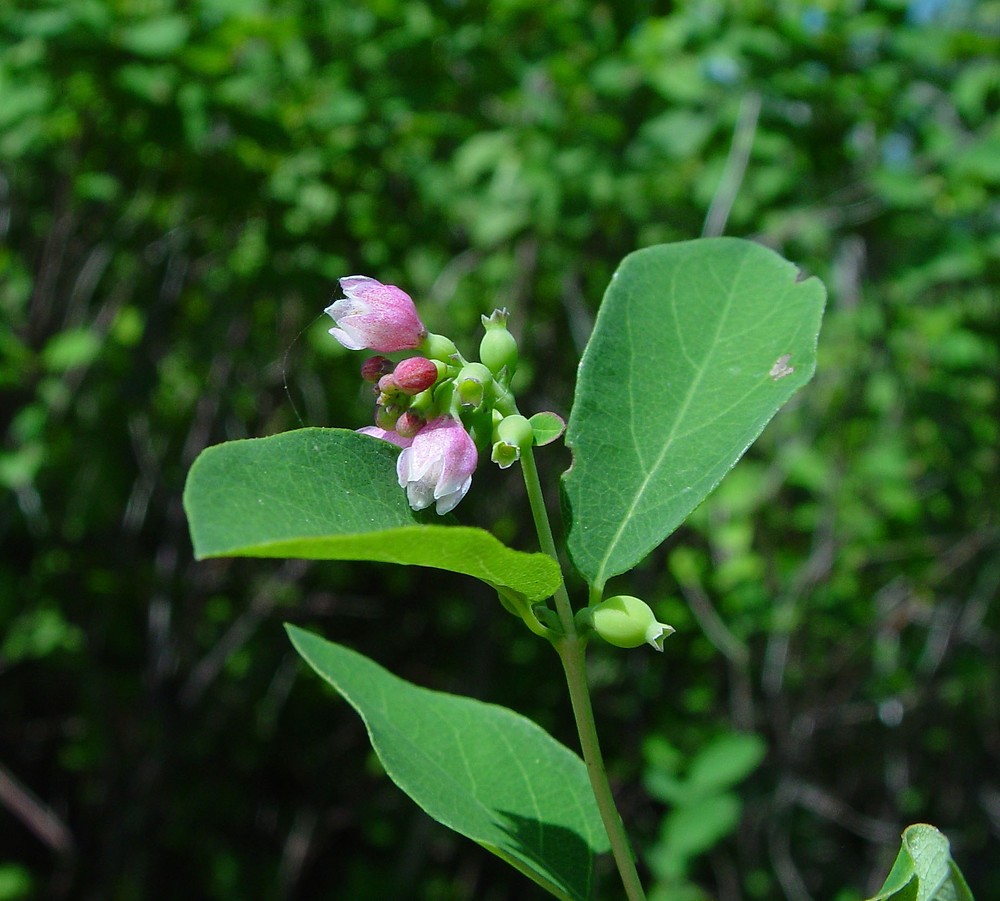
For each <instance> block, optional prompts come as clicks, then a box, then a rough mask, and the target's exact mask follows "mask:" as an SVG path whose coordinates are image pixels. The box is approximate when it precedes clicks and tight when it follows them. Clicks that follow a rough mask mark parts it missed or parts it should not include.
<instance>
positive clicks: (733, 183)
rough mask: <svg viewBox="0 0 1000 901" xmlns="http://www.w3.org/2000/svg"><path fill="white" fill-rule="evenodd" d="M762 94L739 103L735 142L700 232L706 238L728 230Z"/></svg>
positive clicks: (734, 134) (743, 173)
mask: <svg viewBox="0 0 1000 901" xmlns="http://www.w3.org/2000/svg"><path fill="white" fill-rule="evenodd" d="M760 101H761V98H760V92H759V91H749V92H748V93H746V94H744V95H743V99H742V100H740V111H739V114H738V115H737V117H736V126H735V127H734V128H733V140H732V142H731V143H730V145H729V155H728V156H727V157H726V165H725V168H724V169H723V170H722V178H720V179H719V186H718V188H716V189H715V196H713V197H712V202H711V203H710V204H709V207H708V212H707V213H706V214H705V224H704V225H703V226H702V229H701V236H702V237H703V238H715V237H718V236H719V235H721V234H722V233H723V232H724V231H725V230H726V222H727V220H728V219H729V213H730V211H731V210H732V208H733V203H735V201H736V195H737V194H738V193H739V191H740V185H742V184H743V176H744V175H745V174H746V171H747V163H748V162H749V160H750V150H751V148H752V147H753V139H754V135H756V133H757V119H758V118H759V117H760Z"/></svg>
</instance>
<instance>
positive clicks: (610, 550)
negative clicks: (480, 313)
mask: <svg viewBox="0 0 1000 901" xmlns="http://www.w3.org/2000/svg"><path fill="white" fill-rule="evenodd" d="M746 260H747V257H746V255H744V256H742V257H741V258H740V262H739V266H738V267H737V268H736V271H735V275H734V277H733V279H732V282H731V283H730V285H729V288H728V290H727V291H726V301H725V303H724V304H723V310H722V315H721V316H720V317H719V318H718V319H717V321H716V327H715V334H714V335H713V340H712V343H711V349H710V351H709V353H708V354H706V356H705V361H706V362H705V363H703V365H701V366H696V367H695V377H694V378H693V379H692V380H691V382H690V383H689V386H688V390H687V392H686V394H685V397H684V400H683V402H682V403H681V404H680V406H679V407H678V408H677V412H676V413H675V415H674V421H673V423H672V424H671V427H670V433H669V434H668V435H667V439H666V441H665V442H664V445H663V450H662V451H660V453H659V455H658V456H657V458H656V461H655V462H654V463H653V465H652V466H651V467H650V468H649V470H648V472H647V473H646V477H645V478H644V479H643V480H642V483H641V484H640V485H639V488H638V490H637V491H636V494H635V497H634V498H633V499H632V503H631V504H630V505H629V508H628V510H626V511H625V515H624V516H623V517H622V518H621V522H619V524H618V528H617V529H616V530H615V532H614V535H613V536H612V537H611V540H610V541H609V542H608V546H607V550H606V551H605V552H604V556H603V557H602V558H601V561H600V563H599V565H598V567H597V577H596V579H595V580H594V585H595V587H596V588H599V589H603V588H604V584H605V582H607V578H606V577H605V575H604V571H605V568H606V567H607V565H608V562H609V561H610V560H611V557H612V556H613V554H614V552H615V549H616V548H617V546H618V543H619V542H620V541H621V537H622V535H623V534H624V532H625V529H626V527H627V526H628V524H629V521H630V520H631V519H632V516H633V514H634V513H635V510H636V508H637V507H638V506H639V503H640V501H641V500H642V498H643V495H644V494H645V492H646V490H647V489H648V488H649V485H650V482H651V481H652V480H653V477H654V475H655V474H656V472H657V470H658V469H659V468H660V466H662V465H663V461H664V459H666V456H667V453H668V451H669V450H670V448H671V447H672V446H673V444H674V441H675V440H676V438H677V429H678V427H679V425H680V423H681V422H682V421H683V419H684V414H685V413H686V412H687V409H688V407H689V406H690V404H691V402H692V400H693V398H694V395H695V393H696V392H697V389H698V387H699V385H700V384H701V382H702V380H703V379H704V376H705V373H706V372H707V371H708V365H707V361H708V360H709V359H711V358H712V356H713V355H714V354H715V352H716V349H717V347H718V338H719V334H720V332H721V330H722V326H723V324H724V323H725V322H726V321H727V320H728V319H729V314H730V311H731V309H732V305H733V300H734V298H735V296H736V291H735V286H736V283H737V282H738V281H739V277H740V273H741V272H742V270H743V267H744V265H745V263H746ZM679 270H680V267H679V266H678V267H674V269H673V271H672V272H671V284H670V306H671V309H672V311H673V313H674V321H675V323H677V328H678V338H679V339H680V325H679V318H678V316H677V303H676V291H675V288H676V282H677V274H678V271H679ZM723 287H725V286H723ZM626 318H627V320H628V321H630V320H631V317H630V316H628V313H627V312H626ZM685 356H686V357H688V359H689V360H690V357H689V356H688V354H687V353H686V352H685ZM632 442H633V445H634V446H635V451H636V459H638V460H640V461H641V460H642V454H641V451H640V448H639V446H638V442H637V440H636V438H635V432H634V430H633V431H632Z"/></svg>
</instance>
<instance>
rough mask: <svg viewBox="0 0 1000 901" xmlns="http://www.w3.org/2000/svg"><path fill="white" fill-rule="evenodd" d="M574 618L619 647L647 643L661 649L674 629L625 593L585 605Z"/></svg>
mask: <svg viewBox="0 0 1000 901" xmlns="http://www.w3.org/2000/svg"><path fill="white" fill-rule="evenodd" d="M577 617H578V621H579V623H580V625H581V626H584V625H589V626H590V627H591V628H592V629H593V630H594V631H595V632H596V633H597V634H598V635H600V636H601V638H603V639H604V640H605V641H606V642H608V644H613V645H615V647H619V648H637V647H639V645H641V644H649V645H652V647H654V648H655V649H656V650H657V651H662V650H663V639H664V638H666V637H667V636H668V635H670V634H671V633H672V632H673V631H674V629H673V626H668V625H666V624H665V623H660V622H657V621H656V616H655V615H654V614H653V611H652V610H651V609H650V607H649V605H648V604H647V603H646V602H645V601H642V600H640V599H639V598H636V597H632V596H631V595H628V594H619V595H617V596H615V597H613V598H608V599H607V600H606V601H601V603H599V604H596V605H595V606H593V607H588V608H585V609H584V610H581V611H580V612H579V613H578V614H577Z"/></svg>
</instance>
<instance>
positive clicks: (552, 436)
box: [528, 412, 566, 447]
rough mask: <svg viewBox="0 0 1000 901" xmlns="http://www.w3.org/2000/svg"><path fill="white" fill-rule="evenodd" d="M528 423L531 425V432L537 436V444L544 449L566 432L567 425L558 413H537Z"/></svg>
mask: <svg viewBox="0 0 1000 901" xmlns="http://www.w3.org/2000/svg"><path fill="white" fill-rule="evenodd" d="M528 422H530V423H531V431H532V433H533V434H534V436H535V444H537V445H538V446H539V447H544V446H545V445H546V444H551V443H552V442H553V441H555V440H556V439H557V438H558V437H559V436H560V435H561V434H562V433H563V432H565V431H566V423H565V422H563V418H562V417H561V416H559V415H558V414H557V413H549V412H545V413H536V414H535V415H534V416H532V417H531V418H530V419H529V420H528Z"/></svg>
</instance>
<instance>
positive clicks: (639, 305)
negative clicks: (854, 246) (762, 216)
mask: <svg viewBox="0 0 1000 901" xmlns="http://www.w3.org/2000/svg"><path fill="white" fill-rule="evenodd" d="M825 296H826V292H825V290H824V288H823V285H822V284H821V283H820V282H819V281H818V280H816V279H814V278H810V279H807V280H805V281H798V272H797V270H796V268H795V267H794V266H793V265H792V264H791V263H788V262H787V261H785V260H783V259H782V258H781V257H780V256H778V255H777V254H776V253H774V252H773V251H770V250H768V249H766V248H764V247H761V246H760V245H757V244H753V243H751V242H749V241H742V240H738V239H735V238H707V239H703V240H698V241H688V242H684V243H681V244H668V245H661V246H658V247H650V248H647V249H645V250H640V251H637V252H636V253H633V254H630V255H629V256H627V257H626V258H625V259H624V260H623V261H622V264H621V266H620V267H619V268H618V271H617V272H616V273H615V274H614V276H613V277H612V279H611V284H610V285H609V286H608V290H607V293H606V294H605V295H604V300H603V302H602V304H601V309H600V311H599V313H598V316H597V322H596V324H595V326H594V333H593V335H592V336H591V338H590V341H589V343H588V345H587V349H586V351H585V352H584V355H583V360H582V361H581V363H580V373H579V379H578V382H577V388H576V397H575V399H574V402H573V411H572V415H571V416H570V419H569V425H568V428H567V432H566V443H567V445H568V446H569V447H570V448H571V449H572V451H573V466H572V468H571V469H570V470H569V471H568V472H567V473H566V474H565V475H564V477H563V491H564V498H565V501H566V513H567V517H568V520H569V521H568V523H567V527H568V530H569V535H568V543H569V551H570V555H571V556H572V558H573V562H574V563H575V564H576V566H577V568H578V569H579V570H580V572H581V573H583V575H584V576H585V577H586V578H587V580H588V581H589V582H590V583H591V584H593V585H596V586H598V587H603V586H604V583H605V582H606V581H607V580H608V579H609V578H611V577H612V576H614V575H617V574H618V573H622V572H625V571H626V570H628V569H631V568H632V567H633V566H634V565H635V564H636V563H638V561H639V560H640V559H642V557H644V556H645V555H646V554H647V553H648V552H649V551H651V550H652V549H653V548H654V547H655V546H656V545H658V544H659V543H660V542H661V541H663V539H664V538H666V537H667V535H669V534H670V533H671V532H672V531H673V530H674V529H675V528H677V526H678V525H680V523H681V522H683V520H684V518H685V517H686V516H687V515H688V514H689V513H690V512H691V511H692V510H693V509H694V508H695V507H696V506H697V505H698V504H699V503H700V502H701V501H702V500H703V499H704V498H705V496H706V495H707V494H708V493H709V492H710V491H711V490H712V489H713V488H714V487H715V486H716V485H717V484H718V483H719V481H720V480H721V479H722V477H723V476H724V475H725V474H726V472H728V471H729V469H730V468H731V467H732V466H733V465H734V464H735V463H736V461H737V460H738V459H739V458H740V457H741V456H742V454H743V452H744V451H745V450H746V449H747V447H749V446H750V444H751V443H752V442H753V440H754V439H755V438H756V437H757V436H758V435H759V434H760V433H761V431H762V430H763V428H764V426H765V425H766V423H767V422H768V420H769V419H770V418H771V417H772V416H773V415H774V414H775V412H776V411H777V410H778V408H779V407H780V406H781V405H782V404H783V403H784V402H785V401H786V400H788V398H789V397H790V396H791V395H792V394H793V393H794V392H795V391H796V389H798V388H799V387H800V386H802V385H803V384H805V383H806V382H807V381H808V380H809V379H810V378H811V376H812V373H813V370H814V369H815V365H816V339H817V335H818V333H819V324H820V318H821V316H822V312H823V303H824V299H825Z"/></svg>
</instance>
